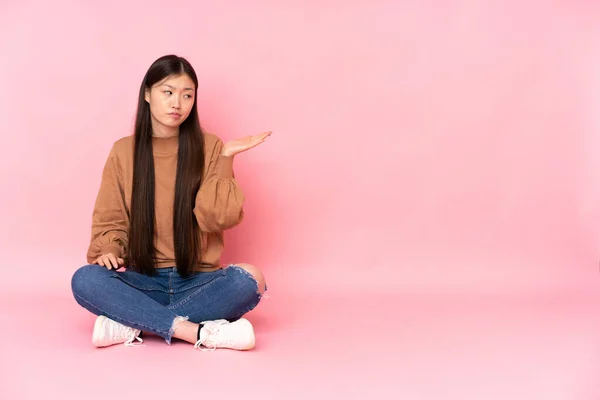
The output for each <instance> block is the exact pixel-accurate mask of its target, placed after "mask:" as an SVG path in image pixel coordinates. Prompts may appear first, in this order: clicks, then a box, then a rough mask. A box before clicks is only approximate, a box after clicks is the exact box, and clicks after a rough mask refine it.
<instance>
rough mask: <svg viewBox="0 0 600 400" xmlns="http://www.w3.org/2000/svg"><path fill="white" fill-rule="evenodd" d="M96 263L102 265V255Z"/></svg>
mask: <svg viewBox="0 0 600 400" xmlns="http://www.w3.org/2000/svg"><path fill="white" fill-rule="evenodd" d="M96 264H98V265H100V266H101V267H104V260H103V259H102V257H100V258H98V259H97V260H96Z"/></svg>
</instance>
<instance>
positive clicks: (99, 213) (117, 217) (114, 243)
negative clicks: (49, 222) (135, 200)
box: [87, 147, 128, 264]
mask: <svg viewBox="0 0 600 400" xmlns="http://www.w3.org/2000/svg"><path fill="white" fill-rule="evenodd" d="M124 194H125V192H124V190H123V183H122V173H121V171H120V168H119V166H118V159H117V156H116V154H115V149H114V147H113V149H112V150H111V152H110V155H109V156H108V160H107V161H106V164H105V166H104V170H103V172H102V180H101V182H100V190H99V191H98V195H97V197H96V203H95V205H94V211H93V213H92V237H91V242H90V245H89V248H88V252H87V262H88V263H90V264H91V263H92V262H94V260H96V259H97V258H98V257H100V256H101V255H102V254H106V253H113V254H114V255H115V256H117V257H123V256H124V255H125V254H126V251H127V235H128V228H127V227H128V222H127V221H128V218H127V210H126V206H125V198H124Z"/></svg>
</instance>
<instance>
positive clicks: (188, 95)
mask: <svg viewBox="0 0 600 400" xmlns="http://www.w3.org/2000/svg"><path fill="white" fill-rule="evenodd" d="M184 97H186V98H188V99H191V98H192V95H191V94H186V95H185V96H184Z"/></svg>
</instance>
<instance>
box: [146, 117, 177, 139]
mask: <svg viewBox="0 0 600 400" xmlns="http://www.w3.org/2000/svg"><path fill="white" fill-rule="evenodd" d="M177 135H179V127H176V128H171V127H168V126H164V125H161V124H159V123H156V121H152V136H154V137H157V138H163V139H166V138H170V137H174V136H177Z"/></svg>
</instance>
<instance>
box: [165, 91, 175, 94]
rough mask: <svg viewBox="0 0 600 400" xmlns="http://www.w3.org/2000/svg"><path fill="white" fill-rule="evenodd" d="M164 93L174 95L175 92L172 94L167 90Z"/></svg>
mask: <svg viewBox="0 0 600 400" xmlns="http://www.w3.org/2000/svg"><path fill="white" fill-rule="evenodd" d="M163 93H166V94H173V92H171V91H170V90H165V91H164V92H163Z"/></svg>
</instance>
